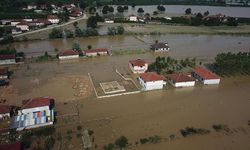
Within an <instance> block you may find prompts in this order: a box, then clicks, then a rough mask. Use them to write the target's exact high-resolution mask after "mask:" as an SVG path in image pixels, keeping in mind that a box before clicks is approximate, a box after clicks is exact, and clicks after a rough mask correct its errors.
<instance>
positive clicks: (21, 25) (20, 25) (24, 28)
mask: <svg viewBox="0 0 250 150" xmlns="http://www.w3.org/2000/svg"><path fill="white" fill-rule="evenodd" d="M16 28H20V29H21V30H22V31H29V30H30V29H29V24H28V23H27V22H25V21H23V22H20V23H18V24H17V25H16Z"/></svg>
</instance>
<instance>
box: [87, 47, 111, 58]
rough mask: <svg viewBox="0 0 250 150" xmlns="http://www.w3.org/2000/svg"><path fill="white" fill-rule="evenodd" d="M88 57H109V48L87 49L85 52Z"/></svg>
mask: <svg viewBox="0 0 250 150" xmlns="http://www.w3.org/2000/svg"><path fill="white" fill-rule="evenodd" d="M83 53H84V54H85V55H86V56H88V57H93V56H102V55H108V54H109V52H108V49H107V48H97V49H87V50H84V52H83Z"/></svg>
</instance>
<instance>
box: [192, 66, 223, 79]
mask: <svg viewBox="0 0 250 150" xmlns="http://www.w3.org/2000/svg"><path fill="white" fill-rule="evenodd" d="M193 72H195V73H196V74H198V75H199V76H201V77H202V78H203V79H204V80H206V79H219V77H218V76H217V75H216V74H215V73H213V72H211V71H210V70H207V69H206V68H204V67H201V66H198V67H196V68H194V69H193Z"/></svg>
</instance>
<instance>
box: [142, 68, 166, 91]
mask: <svg viewBox="0 0 250 150" xmlns="http://www.w3.org/2000/svg"><path fill="white" fill-rule="evenodd" d="M164 80H165V77H164V76H161V75H158V74H157V73H155V72H146V73H142V74H139V82H140V84H141V86H142V90H145V91H148V90H156V89H163V86H164V85H165V84H166V82H165V81H164Z"/></svg>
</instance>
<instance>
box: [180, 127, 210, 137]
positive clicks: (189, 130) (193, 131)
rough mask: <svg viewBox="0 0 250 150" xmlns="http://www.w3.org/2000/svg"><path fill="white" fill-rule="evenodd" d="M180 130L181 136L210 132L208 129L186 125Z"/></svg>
mask: <svg viewBox="0 0 250 150" xmlns="http://www.w3.org/2000/svg"><path fill="white" fill-rule="evenodd" d="M180 132H181V134H182V136H184V137H186V136H188V135H194V134H208V133H210V130H207V129H200V128H192V127H191V128H190V127H186V128H185V129H181V130H180Z"/></svg>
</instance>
